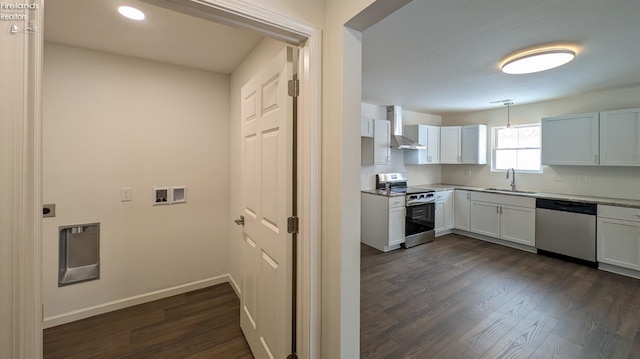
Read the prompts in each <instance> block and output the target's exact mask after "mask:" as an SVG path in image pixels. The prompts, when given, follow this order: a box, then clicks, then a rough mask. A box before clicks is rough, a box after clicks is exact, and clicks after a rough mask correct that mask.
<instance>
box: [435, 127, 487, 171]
mask: <svg viewBox="0 0 640 359" xmlns="http://www.w3.org/2000/svg"><path fill="white" fill-rule="evenodd" d="M440 163H446V164H451V163H454V164H458V163H464V164H476V165H484V164H486V163H487V126H485V125H469V126H445V127H441V128H440Z"/></svg>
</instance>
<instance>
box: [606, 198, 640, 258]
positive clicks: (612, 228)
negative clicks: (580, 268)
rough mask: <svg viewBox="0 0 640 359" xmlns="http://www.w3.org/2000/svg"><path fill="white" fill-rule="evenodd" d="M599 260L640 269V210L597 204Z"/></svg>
mask: <svg viewBox="0 0 640 359" xmlns="http://www.w3.org/2000/svg"><path fill="white" fill-rule="evenodd" d="M597 228H598V230H597V231H598V237H597V243H598V244H597V247H598V251H597V252H598V262H601V263H606V264H611V265H614V266H618V267H623V268H629V269H634V270H640V209H637V208H625V207H615V206H604V205H600V206H598V227H597Z"/></svg>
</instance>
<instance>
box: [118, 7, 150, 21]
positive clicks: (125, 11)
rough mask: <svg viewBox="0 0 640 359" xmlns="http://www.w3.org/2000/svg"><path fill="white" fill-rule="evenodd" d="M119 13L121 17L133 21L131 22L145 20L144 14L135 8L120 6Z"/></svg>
mask: <svg viewBox="0 0 640 359" xmlns="http://www.w3.org/2000/svg"><path fill="white" fill-rule="evenodd" d="M118 12H119V13H120V15H122V16H124V17H126V18H128V19H131V20H138V21H140V20H144V13H143V12H142V11H140V10H138V9H136V8H135V7H131V6H120V7H118Z"/></svg>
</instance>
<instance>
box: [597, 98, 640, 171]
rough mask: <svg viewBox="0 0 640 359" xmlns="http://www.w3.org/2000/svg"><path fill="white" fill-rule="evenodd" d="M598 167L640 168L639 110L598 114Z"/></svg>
mask: <svg viewBox="0 0 640 359" xmlns="http://www.w3.org/2000/svg"><path fill="white" fill-rule="evenodd" d="M600 165H602V166H640V108H633V109H628V110H618V111H606V112H600Z"/></svg>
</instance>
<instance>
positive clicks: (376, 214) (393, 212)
mask: <svg viewBox="0 0 640 359" xmlns="http://www.w3.org/2000/svg"><path fill="white" fill-rule="evenodd" d="M360 198H361V203H360V205H361V218H360V237H361V242H362V243H364V244H366V245H368V246H370V247H373V248H376V249H378V250H381V251H383V252H388V251H390V250H393V249H397V248H399V247H400V244H402V243H404V231H405V228H404V226H405V215H406V210H405V201H404V196H395V197H386V196H380V195H376V194H369V193H362V194H361V196H360Z"/></svg>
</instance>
